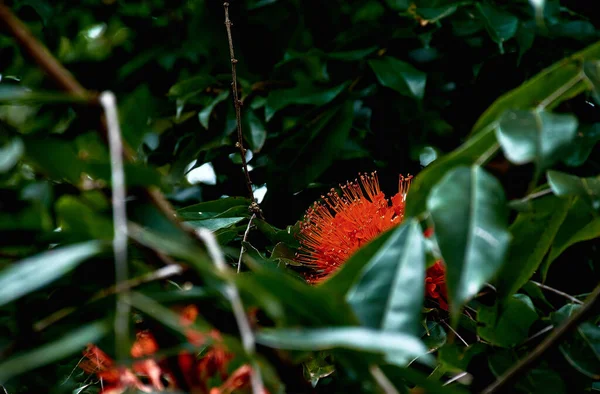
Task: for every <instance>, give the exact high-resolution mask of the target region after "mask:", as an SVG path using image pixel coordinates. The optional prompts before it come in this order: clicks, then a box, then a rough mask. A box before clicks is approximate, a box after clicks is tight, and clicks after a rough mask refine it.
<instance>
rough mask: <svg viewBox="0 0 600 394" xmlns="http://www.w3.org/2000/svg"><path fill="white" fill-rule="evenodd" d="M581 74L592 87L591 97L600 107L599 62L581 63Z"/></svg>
mask: <svg viewBox="0 0 600 394" xmlns="http://www.w3.org/2000/svg"><path fill="white" fill-rule="evenodd" d="M583 73H584V75H585V77H586V78H587V80H588V81H589V82H590V84H591V85H592V96H593V97H594V101H596V104H598V105H600V61H598V60H595V61H588V62H585V63H583Z"/></svg>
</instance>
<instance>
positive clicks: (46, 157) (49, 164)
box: [24, 138, 84, 184]
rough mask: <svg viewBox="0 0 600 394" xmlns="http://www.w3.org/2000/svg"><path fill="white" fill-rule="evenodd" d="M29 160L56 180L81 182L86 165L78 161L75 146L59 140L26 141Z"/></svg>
mask: <svg viewBox="0 0 600 394" xmlns="http://www.w3.org/2000/svg"><path fill="white" fill-rule="evenodd" d="M24 142H25V152H26V156H27V158H29V159H30V160H31V161H33V162H34V163H35V164H36V167H37V168H39V169H40V170H41V171H42V172H43V173H45V174H47V175H48V176H49V177H51V178H54V179H67V180H68V181H69V182H71V183H73V184H77V183H78V182H79V178H80V174H81V172H82V171H83V168H84V163H83V162H82V161H81V160H79V159H78V157H77V153H76V151H75V144H70V143H68V142H66V141H61V140H57V139H49V138H48V139H33V138H32V139H26V140H25V141H24Z"/></svg>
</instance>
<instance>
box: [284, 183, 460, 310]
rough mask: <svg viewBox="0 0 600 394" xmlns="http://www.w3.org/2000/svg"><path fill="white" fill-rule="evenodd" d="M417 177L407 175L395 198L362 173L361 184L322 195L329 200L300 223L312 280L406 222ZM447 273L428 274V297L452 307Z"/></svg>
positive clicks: (303, 257)
mask: <svg viewBox="0 0 600 394" xmlns="http://www.w3.org/2000/svg"><path fill="white" fill-rule="evenodd" d="M411 179H412V177H411V176H408V177H403V176H402V175H401V176H400V181H399V184H398V193H397V194H395V195H394V196H393V197H392V198H391V199H387V198H386V196H385V194H384V193H383V192H382V191H381V189H380V188H379V180H378V179H377V174H376V173H375V172H374V173H372V174H371V175H366V174H365V175H361V176H360V182H359V181H358V180H355V181H354V182H348V183H346V184H345V185H340V187H341V189H342V192H341V195H340V194H338V193H337V192H336V191H335V190H334V189H332V190H331V191H330V192H329V193H328V194H327V196H322V198H323V201H324V202H316V203H315V204H314V205H313V206H312V207H311V208H310V209H309V210H308V211H307V213H306V215H305V217H304V221H303V222H302V223H301V224H300V236H299V239H300V245H301V246H300V249H299V251H298V253H297V255H296V259H297V260H298V261H299V262H301V263H303V264H305V265H306V266H308V267H310V268H312V270H311V272H310V273H309V274H307V276H306V279H307V281H308V282H309V283H319V282H321V281H323V280H325V279H326V278H328V277H329V276H330V275H331V274H332V273H334V272H335V271H336V270H337V269H338V268H339V267H341V266H342V265H343V264H344V263H345V262H346V261H347V260H348V258H349V257H350V256H351V255H352V254H353V253H354V252H355V251H356V250H357V249H358V248H360V247H361V246H362V245H364V244H365V243H367V242H369V241H370V240H371V239H373V238H375V237H376V236H377V235H379V234H381V233H382V232H384V231H386V230H388V229H390V228H392V227H394V226H397V225H398V224H400V223H401V222H402V219H403V218H404V205H405V201H406V194H407V193H408V189H409V187H410V180H411ZM429 235H431V234H429ZM444 273H445V269H444V266H443V265H442V264H441V263H436V265H434V266H433V267H430V268H429V269H428V270H427V279H426V283H427V285H426V287H427V290H426V294H427V296H429V297H431V298H435V299H437V300H438V301H439V303H440V306H441V307H442V308H443V309H447V307H448V305H447V303H446V286H445V282H444Z"/></svg>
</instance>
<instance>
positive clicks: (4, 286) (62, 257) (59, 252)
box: [0, 241, 104, 306]
mask: <svg viewBox="0 0 600 394" xmlns="http://www.w3.org/2000/svg"><path fill="white" fill-rule="evenodd" d="M103 250H104V244H103V243H102V242H99V241H89V242H83V243H79V244H74V245H69V246H63V247H59V248H56V249H53V250H49V251H47V252H44V253H40V254H38V255H35V256H32V257H28V258H26V259H24V260H21V261H18V262H16V263H14V264H12V265H11V266H9V267H8V268H5V269H4V270H2V271H0V306H2V305H5V304H8V303H9V302H11V301H14V300H16V299H18V298H20V297H22V296H24V295H25V294H28V293H30V292H32V291H34V290H37V289H39V288H41V287H43V286H45V285H47V284H48V283H50V282H53V281H55V280H56V279H58V278H60V277H62V276H63V275H65V274H66V273H68V272H69V271H71V270H73V269H74V268H75V267H77V266H78V265H79V264H80V263H82V262H84V261H85V260H87V259H89V258H90V257H93V256H95V255H97V254H99V253H100V252H102V251H103Z"/></svg>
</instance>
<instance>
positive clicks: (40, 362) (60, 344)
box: [0, 321, 110, 384]
mask: <svg viewBox="0 0 600 394" xmlns="http://www.w3.org/2000/svg"><path fill="white" fill-rule="evenodd" d="M109 331H110V323H109V322H108V321H97V322H94V323H89V324H87V325H84V326H83V327H79V328H77V329H75V330H73V331H70V332H66V333H64V335H63V336H62V337H61V338H60V339H58V340H56V341H54V342H50V343H48V344H45V345H42V346H39V347H37V348H36V349H33V350H30V351H29V352H27V353H23V354H20V355H17V356H14V357H13V358H10V359H8V360H6V361H4V362H3V363H0V384H2V383H6V381H7V380H9V379H11V378H13V377H15V376H17V375H20V374H22V373H24V372H27V371H29V370H32V369H35V368H38V367H41V366H44V365H47V364H50V363H53V362H56V361H60V360H62V359H64V358H65V357H67V356H70V355H72V354H73V353H80V352H81V351H82V349H84V348H85V346H86V345H87V344H89V343H94V342H96V341H98V340H100V339H101V338H102V337H103V336H104V335H106V334H108V332H109Z"/></svg>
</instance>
